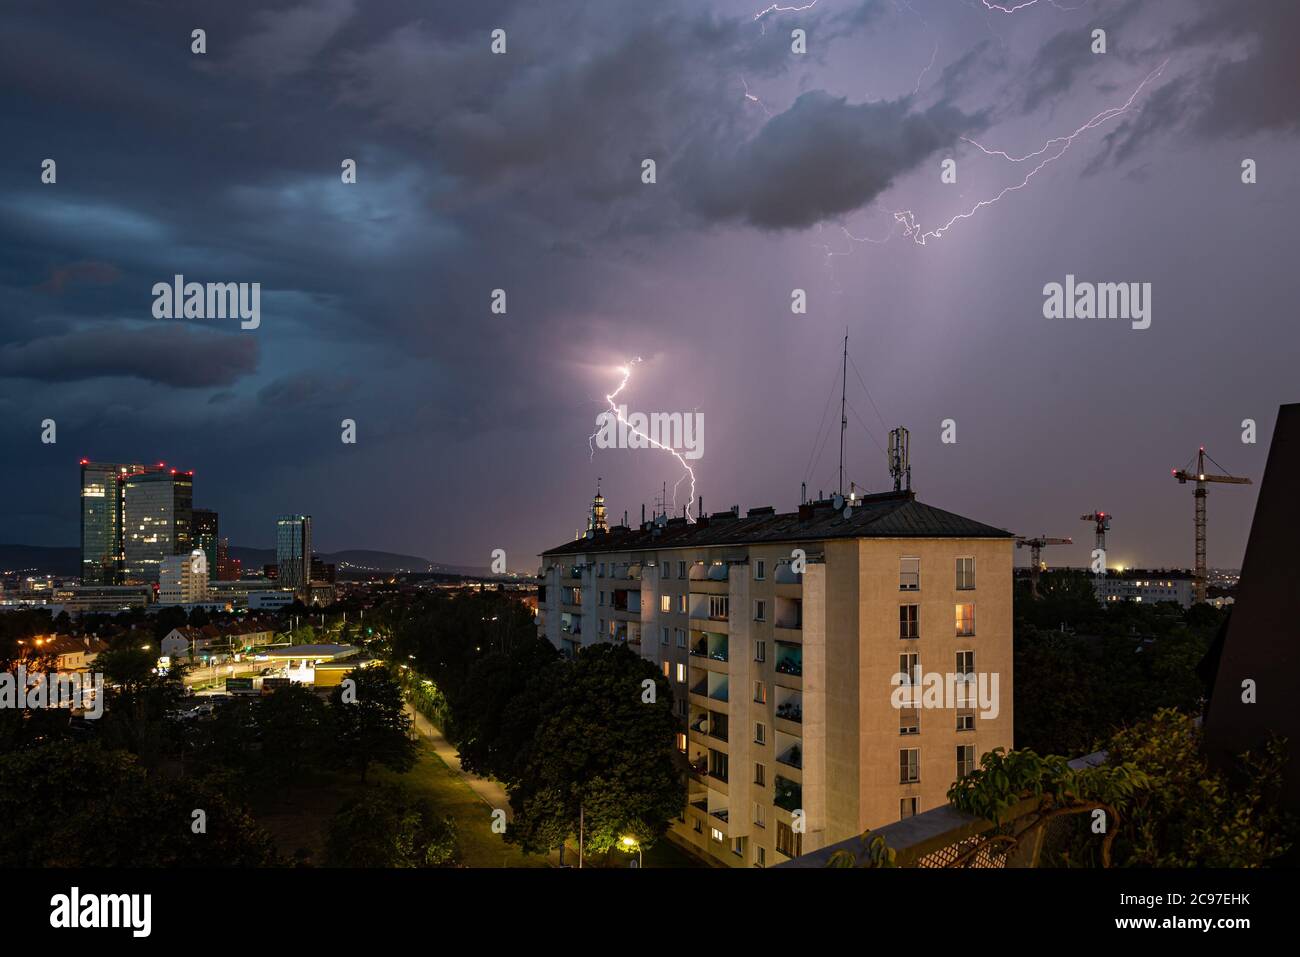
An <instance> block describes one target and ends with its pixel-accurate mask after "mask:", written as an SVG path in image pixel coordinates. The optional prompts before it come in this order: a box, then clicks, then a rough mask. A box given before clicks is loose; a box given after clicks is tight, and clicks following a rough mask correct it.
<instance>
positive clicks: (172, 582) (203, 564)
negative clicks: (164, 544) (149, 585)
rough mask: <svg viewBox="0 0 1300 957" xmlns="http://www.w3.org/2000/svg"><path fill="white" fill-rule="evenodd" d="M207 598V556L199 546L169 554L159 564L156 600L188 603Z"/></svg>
mask: <svg viewBox="0 0 1300 957" xmlns="http://www.w3.org/2000/svg"><path fill="white" fill-rule="evenodd" d="M207 600H208V556H207V554H206V553H205V552H204V551H203V549H201V548H196V549H194V550H192V551H191V552H190V553H189V554H188V555H169V556H167V557H166V558H164V559H163V560H162V563H161V564H160V565H159V574H158V602H159V604H163V605H188V604H191V603H194V602H202V601H207Z"/></svg>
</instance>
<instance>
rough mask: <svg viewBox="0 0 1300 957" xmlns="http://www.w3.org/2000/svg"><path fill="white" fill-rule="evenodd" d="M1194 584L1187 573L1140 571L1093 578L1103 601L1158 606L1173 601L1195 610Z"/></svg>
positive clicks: (1099, 598)
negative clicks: (1163, 602) (1193, 607)
mask: <svg viewBox="0 0 1300 957" xmlns="http://www.w3.org/2000/svg"><path fill="white" fill-rule="evenodd" d="M1195 584H1196V583H1195V581H1194V579H1193V577H1192V575H1191V574H1190V573H1189V572H1186V571H1169V570H1161V571H1146V570H1143V569H1140V568H1137V569H1126V570H1125V571H1123V572H1113V571H1111V572H1107V573H1106V574H1105V575H1094V576H1093V579H1092V587H1093V590H1094V591H1096V593H1097V600H1098V601H1100V602H1115V601H1136V602H1143V603H1145V604H1149V605H1150V604H1155V603H1156V602H1161V601H1174V602H1177V603H1178V604H1179V605H1181V606H1182V607H1184V608H1191V607H1192V599H1193V596H1194V594H1195Z"/></svg>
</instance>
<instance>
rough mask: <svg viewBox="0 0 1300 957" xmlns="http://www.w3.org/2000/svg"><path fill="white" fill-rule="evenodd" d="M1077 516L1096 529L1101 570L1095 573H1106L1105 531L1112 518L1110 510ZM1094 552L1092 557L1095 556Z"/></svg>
mask: <svg viewBox="0 0 1300 957" xmlns="http://www.w3.org/2000/svg"><path fill="white" fill-rule="evenodd" d="M1079 518H1080V519H1081V520H1083V521H1085V522H1092V523H1093V525H1094V527H1095V528H1096V531H1097V550H1098V551H1100V552H1101V571H1100V572H1098V573H1097V574H1099V575H1105V574H1106V533H1107V532H1108V531H1110V520H1111V519H1112V518H1114V516H1113V515H1111V514H1110V512H1090V513H1089V514H1087V515H1080V516H1079ZM1095 557H1096V556H1095V554H1094V558H1095Z"/></svg>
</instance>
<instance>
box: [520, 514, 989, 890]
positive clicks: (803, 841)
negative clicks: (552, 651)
mask: <svg viewBox="0 0 1300 957" xmlns="http://www.w3.org/2000/svg"><path fill="white" fill-rule="evenodd" d="M599 505H600V510H601V519H602V520H601V521H600V522H597V521H595V520H594V518H595V503H594V504H593V520H592V521H590V522H589V527H588V530H587V533H586V534H585V535H583V536H581V537H579V538H578V539H576V540H575V541H572V542H569V543H566V544H564V545H561V546H559V547H557V548H554V549H551V550H549V551H547V552H545V553H543V556H542V572H541V580H540V583H539V586H540V587H539V603H538V627H539V629H540V631H541V633H542V634H543V635H544V636H545V637H546V638H548V639H549V640H550V641H551V642H552V644H554V645H555V646H556V647H557V648H559V649H560V650H561V651H563V652H565V653H569V654H572V653H574V652H576V651H577V650H578V649H579V648H582V647H584V646H586V645H590V644H593V643H595V642H598V641H625V642H627V643H628V644H629V645H630V646H631V647H633V648H634V649H636V650H638V651H639V652H640V654H641V655H642V656H643V657H645V658H647V659H649V660H651V661H653V662H655V664H656V667H658V668H659V669H660V670H661V671H662V672H663V674H664V676H665V677H666V678H667V679H668V680H669V682H670V683H671V685H672V687H673V690H674V707H675V709H676V713H677V715H678V717H679V718H680V720H681V722H682V729H681V732H680V733H679V735H678V739H677V744H678V748H679V750H681V751H682V753H683V755H684V757H685V759H686V763H687V764H688V765H689V771H688V772H687V773H688V775H689V788H688V799H687V806H686V807H685V808H684V809H683V813H682V817H681V820H680V821H679V823H678V824H677V825H675V826H674V828H673V831H672V835H673V837H674V839H676V840H678V841H680V842H682V843H685V844H687V845H690V846H691V847H693V848H695V849H696V850H697V851H699V852H700V853H703V854H705V855H708V856H710V857H712V858H714V859H716V860H718V861H721V862H725V863H726V864H728V865H732V866H758V867H763V866H769V865H772V864H776V863H779V862H781V861H782V860H786V859H788V858H792V857H796V856H798V855H799V854H801V853H806V852H808V851H811V850H816V849H818V848H820V847H823V846H825V845H827V844H830V843H834V842H836V841H839V840H843V839H845V838H847V837H850V836H852V835H854V834H858V833H861V832H862V831H864V830H866V829H868V828H875V827H879V826H882V825H885V824H888V823H891V822H893V821H897V820H899V819H900V818H901V817H907V816H909V815H912V814H915V813H918V812H920V811H923V810H927V809H929V808H932V807H937V806H939V805H941V804H943V803H945V801H946V794H947V790H948V787H949V786H950V785H951V784H952V782H953V781H954V780H955V779H956V778H957V777H959V776H960V775H962V774H964V773H967V772H968V771H969V770H971V769H972V768H974V767H975V766H977V765H978V762H979V758H980V756H981V755H982V754H984V753H985V752H987V751H989V750H991V749H993V748H995V747H1006V748H1010V747H1011V746H1012V565H1013V552H1014V536H1013V535H1011V533H1009V532H1006V531H1004V530H1002V529H999V528H994V527H991V526H989V525H984V524H982V523H980V522H976V521H973V520H971V519H967V518H963V517H961V516H959V515H954V514H952V513H950V512H945V511H943V510H941V509H938V508H934V507H932V506H928V505H924V504H922V503H921V502H918V501H917V500H916V498H915V494H914V493H913V492H911V491H902V492H889V493H882V494H878V495H868V496H864V497H856V498H855V499H854V500H853V501H847V502H846V501H843V500H840V499H836V500H834V501H831V500H826V501H815V502H808V503H805V504H804V505H801V506H800V507H799V510H798V512H792V513H786V514H777V513H776V512H775V510H774V509H772V508H755V509H750V510H749V511H748V512H747V513H746V514H745V516H743V517H742V516H741V515H740V514H739V510H738V509H735V510H732V511H729V512H721V513H714V514H712V515H709V516H707V517H701V518H700V519H699V520H698V521H696V522H688V521H687V520H686V519H685V518H673V519H669V518H666V517H664V516H660V517H658V518H656V519H655V520H654V521H649V522H644V523H643V524H642V525H641V526H640V527H636V528H629V527H627V526H613V527H606V528H602V527H601V526H602V525H604V522H603V513H604V500H603V498H602V499H600V502H599ZM936 675H938V676H941V680H940V681H939V685H940V687H939V688H937V689H936V688H935V687H934V682H933V681H932V680H930V679H933V678H934V677H935V676H936ZM953 675H978V676H979V677H980V681H981V682H983V684H980V685H977V684H974V683H972V684H963V683H961V682H960V681H956V682H954V681H953V680H952V677H951V676H953ZM977 688H979V689H981V690H980V691H977ZM908 692H911V694H908ZM945 692H946V693H945ZM954 692H955V693H954Z"/></svg>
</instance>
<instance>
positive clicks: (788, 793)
mask: <svg viewBox="0 0 1300 957" xmlns="http://www.w3.org/2000/svg"><path fill="white" fill-rule="evenodd" d="M772 803H773V804H775V805H776V806H777V807H779V808H781V810H783V811H789V812H790V813H791V814H793V813H794V812H795V811H797V810H799V808H801V807H803V786H802V785H800V784H799V783H798V782H797V781H791V780H790V779H789V778H783V777H781V775H779V774H778V775H777V776H776V777H775V778H774V779H773V781H772Z"/></svg>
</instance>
